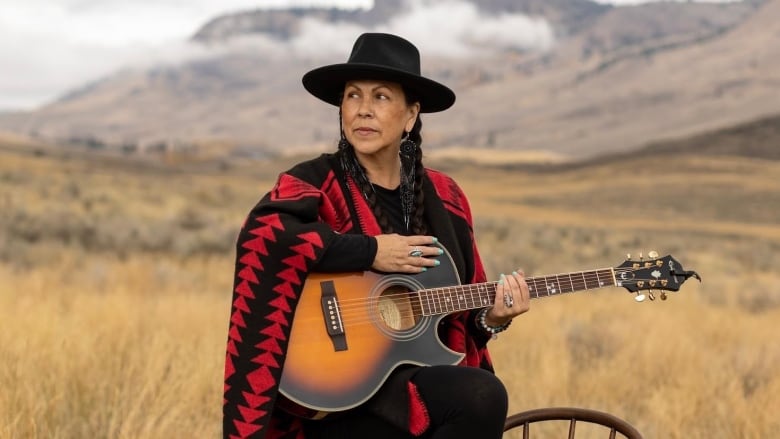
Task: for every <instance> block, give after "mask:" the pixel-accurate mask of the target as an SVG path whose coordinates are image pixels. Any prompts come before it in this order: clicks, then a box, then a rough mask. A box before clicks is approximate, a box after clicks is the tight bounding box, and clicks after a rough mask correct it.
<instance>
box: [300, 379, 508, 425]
mask: <svg viewBox="0 0 780 439" xmlns="http://www.w3.org/2000/svg"><path fill="white" fill-rule="evenodd" d="M412 381H413V382H414V384H415V385H416V386H417V389H418V391H419V392H420V396H421V397H422V399H423V401H424V402H425V406H426V408H427V409H428V415H429V416H430V420H431V426H430V428H429V429H428V430H427V431H426V432H425V434H424V435H423V436H422V438H425V439H476V438H479V439H500V438H501V436H502V432H503V427H504V420H505V418H506V414H507V393H506V389H505V388H504V385H503V384H502V383H501V381H499V379H498V378H497V377H496V376H495V375H493V374H492V373H490V372H487V371H485V370H482V369H478V368H473V367H460V366H431V367H423V368H420V369H419V371H417V372H416V373H415V374H414V376H413V377H412ZM399 404H406V401H399ZM305 432H306V438H307V439H365V438H370V439H414V436H412V435H411V434H410V433H409V432H408V431H403V430H399V429H398V428H397V427H395V426H393V425H392V424H390V423H389V422H387V421H386V420H384V419H383V418H381V417H379V416H376V415H374V414H372V413H370V412H368V411H361V410H358V411H356V412H355V413H350V414H349V415H347V416H343V417H338V418H336V419H332V420H329V419H325V420H322V421H311V422H307V423H306V428H305Z"/></svg>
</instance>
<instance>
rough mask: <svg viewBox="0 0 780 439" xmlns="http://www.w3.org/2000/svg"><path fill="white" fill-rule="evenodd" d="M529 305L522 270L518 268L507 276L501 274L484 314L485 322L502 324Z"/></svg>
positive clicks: (525, 309) (493, 324)
mask: <svg viewBox="0 0 780 439" xmlns="http://www.w3.org/2000/svg"><path fill="white" fill-rule="evenodd" d="M530 307H531V296H530V293H529V292H528V284H527V283H526V282H525V274H524V273H523V271H522V270H518V271H515V272H513V273H512V274H510V275H508V276H505V275H503V274H502V275H501V280H500V281H499V282H498V287H497V288H496V299H495V301H494V302H493V306H492V307H491V308H490V309H489V310H488V312H487V314H486V315H485V323H486V324H488V325H489V326H503V325H505V324H506V323H507V322H509V321H510V320H512V319H513V318H514V317H517V316H519V315H520V314H523V313H524V312H526V311H528V310H529V309H530Z"/></svg>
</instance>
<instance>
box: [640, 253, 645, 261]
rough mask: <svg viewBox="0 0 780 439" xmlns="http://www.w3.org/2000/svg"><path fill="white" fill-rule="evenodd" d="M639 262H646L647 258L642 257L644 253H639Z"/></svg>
mask: <svg viewBox="0 0 780 439" xmlns="http://www.w3.org/2000/svg"><path fill="white" fill-rule="evenodd" d="M639 260H640V261H644V260H645V257H644V256H643V255H642V252H639Z"/></svg>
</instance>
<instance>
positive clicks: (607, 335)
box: [0, 150, 780, 439]
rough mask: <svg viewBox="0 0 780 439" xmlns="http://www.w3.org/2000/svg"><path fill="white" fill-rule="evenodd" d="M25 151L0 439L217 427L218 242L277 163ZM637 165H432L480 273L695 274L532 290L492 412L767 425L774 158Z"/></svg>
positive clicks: (0, 292) (674, 430) (11, 192)
mask: <svg viewBox="0 0 780 439" xmlns="http://www.w3.org/2000/svg"><path fill="white" fill-rule="evenodd" d="M25 151H26V150H22V152H8V151H1V150H0V184H1V185H0V188H1V189H2V191H1V192H0V205H2V207H3V210H2V212H0V322H2V323H0V324H1V325H2V331H0V360H1V361H2V363H1V364H2V367H0V388H2V389H3V391H2V392H0V438H4V439H5V438H14V439H16V438H84V437H89V438H192V437H198V438H209V437H212V438H216V437H219V434H220V429H221V425H220V413H221V403H222V396H221V395H222V366H223V360H224V348H225V346H224V344H225V340H226V331H227V323H228V317H229V307H230V289H231V285H230V283H231V281H232V264H233V260H232V259H233V248H232V245H233V239H234V237H235V233H236V231H237V227H238V226H239V224H240V222H241V221H242V220H243V215H244V214H245V213H246V211H247V210H248V209H249V208H250V207H251V205H252V204H253V203H254V202H255V201H256V199H257V198H258V197H259V196H260V195H261V194H262V192H263V191H265V190H267V189H268V188H269V187H270V186H269V185H270V182H271V179H272V178H273V176H274V175H276V173H277V172H279V171H280V170H281V169H282V168H283V167H284V166H285V165H280V164H278V163H248V164H247V166H241V167H238V168H236V167H228V168H229V169H227V170H226V171H225V170H224V169H208V170H205V171H204V170H203V169H200V168H198V170H197V171H193V170H191V169H189V170H188V168H177V167H164V166H151V165H149V166H141V165H137V164H133V163H127V162H126V161H125V160H123V159H121V158H114V159H109V158H100V159H91V160H84V159H83V158H81V157H80V156H78V155H67V154H66V155H63V154H59V153H55V152H52V151H46V152H44V153H42V154H38V155H35V154H27V153H26V152H25ZM54 158H56V160H55V159H54ZM639 165H640V163H620V164H605V165H604V166H596V167H588V168H585V169H571V170H568V171H560V172H554V173H553V172H550V173H539V174H537V173H533V172H526V171H519V170H518V171H512V170H511V169H505V168H502V169H498V168H491V169H486V168H481V167H473V168H472V167H468V166H460V165H458V166H456V165H454V164H453V163H452V162H447V163H446V165H444V166H446V167H447V170H448V171H449V172H451V173H452V174H453V175H455V176H456V178H457V179H458V180H459V181H460V182H461V184H462V185H463V187H464V188H465V190H466V191H467V193H468V194H469V196H470V198H471V201H472V204H473V206H472V207H473V208H474V212H475V216H476V222H477V234H478V238H479V240H480V249H481V251H482V254H483V258H484V260H485V263H486V267H487V270H488V272H489V274H490V276H491V277H496V276H498V273H500V272H502V271H507V270H512V269H514V268H517V267H522V268H524V269H525V270H526V272H527V273H528V274H530V275H536V274H552V273H558V272H566V271H577V270H585V269H592V268H600V267H608V266H614V265H617V264H619V263H620V262H621V260H622V257H623V256H624V255H625V253H629V252H630V253H634V256H638V253H639V252H640V251H644V252H645V253H646V252H647V251H650V250H657V251H658V252H660V253H661V254H662V255H663V254H666V253H672V254H674V256H675V257H677V258H678V259H679V260H680V261H681V262H682V263H683V265H684V266H686V268H689V269H696V270H697V271H699V273H701V274H702V276H703V278H704V282H703V283H702V284H701V285H699V284H698V283H697V282H696V281H695V280H691V281H688V283H686V284H685V285H684V286H683V288H682V291H680V292H679V293H673V294H670V298H669V300H667V301H660V300H656V301H654V302H650V301H646V302H644V303H641V304H639V303H636V302H634V300H632V297H631V295H630V294H628V293H627V292H625V290H623V289H620V288H610V289H604V290H601V291H595V292H588V293H581V294H577V295H570V296H565V297H556V298H549V299H543V300H538V301H534V302H533V303H532V309H531V312H529V313H528V314H526V315H525V316H523V317H522V318H519V319H517V321H516V322H515V323H514V324H513V325H512V327H511V328H510V330H509V331H508V332H507V333H504V334H501V336H500V337H499V340H498V341H497V342H494V343H493V344H492V352H493V356H494V360H495V363H496V367H497V372H498V374H499V375H500V377H501V378H502V379H503V380H504V381H505V383H506V384H507V386H508V388H509V390H510V399H511V401H510V404H511V410H512V411H519V410H525V409H531V408H538V407H545V406H582V407H590V408H595V409H599V410H603V411H607V412H610V413H613V414H615V415H617V416H620V417H623V418H625V419H627V420H628V421H630V422H631V423H633V424H634V425H635V426H637V427H638V428H639V429H640V430H641V431H642V432H643V433H644V434H645V436H646V437H648V438H735V437H739V438H766V437H776V436H778V435H780V422H779V421H778V420H777V417H776V411H777V408H778V405H777V397H776V395H777V394H778V392H779V391H780V366H778V364H780V344H778V343H777V337H776V334H775V333H776V331H775V326H774V322H776V321H777V320H778V318H780V290H779V289H778V287H777V285H778V284H779V283H778V280H780V276H779V275H777V274H776V270H775V264H776V258H777V256H776V255H777V251H778V249H780V227H778V225H777V224H779V223H780V217H779V216H780V212H778V211H777V209H776V208H774V207H773V205H772V204H769V203H765V204H760V205H754V200H756V199H757V198H760V197H759V196H764V195H765V194H767V193H769V194H770V195H768V196H769V197H771V196H772V195H771V193H772V192H773V193H775V194H777V193H780V183H778V182H777V181H776V178H775V177H774V176H776V175H777V171H778V169H777V168H778V165H777V164H776V163H774V162H759V161H750V160H737V159H732V158H728V159H719V158H712V159H707V160H704V159H686V160H682V161H680V162H679V163H677V164H675V165H674V166H666V167H665V168H664V171H662V172H661V171H658V169H661V166H660V165H661V161H660V159H659V161H657V162H652V163H648V164H647V165H648V166H647V167H646V168H642V167H640V166H639ZM642 165H644V163H642ZM231 166H235V165H231ZM653 169H655V172H651V170H653ZM486 175H489V177H490V178H485V176H486ZM651 176H652V177H653V178H650V177H651ZM643 178H644V181H641V180H642V179H643ZM713 187H717V190H713V189H712V188H713ZM679 194H683V195H684V198H682V199H683V200H686V201H684V202H681V201H680V200H681V198H678V197H676V195H679ZM589 200H595V201H596V202H595V204H594V203H593V202H590V201H589ZM614 200H620V203H615V202H614ZM775 205H776V204H775ZM52 230H56V233H53V232H52ZM172 236H176V237H177V239H176V240H172V239H170V238H171V237H172ZM215 236H216V237H215ZM551 434H552V433H551ZM507 437H516V436H513V435H509V434H508V435H507ZM547 437H552V436H547ZM588 437H589V436H588Z"/></svg>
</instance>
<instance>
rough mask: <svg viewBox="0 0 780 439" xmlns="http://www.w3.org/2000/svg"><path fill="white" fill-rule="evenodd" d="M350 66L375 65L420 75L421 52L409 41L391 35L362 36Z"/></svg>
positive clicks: (368, 34) (352, 55) (348, 61)
mask: <svg viewBox="0 0 780 439" xmlns="http://www.w3.org/2000/svg"><path fill="white" fill-rule="evenodd" d="M347 63H348V64H373V65H378V66H385V67H389V68H391V69H396V70H401V71H405V72H408V73H411V74H413V75H420V52H419V51H418V50H417V47H415V46H414V45H413V44H412V43H410V42H409V41H407V40H405V39H403V38H401V37H399V36H396V35H391V34H383V33H365V34H362V35H361V36H360V37H359V38H358V39H357V40H356V41H355V44H354V46H353V47H352V53H351V54H350V55H349V59H348V60H347Z"/></svg>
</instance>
